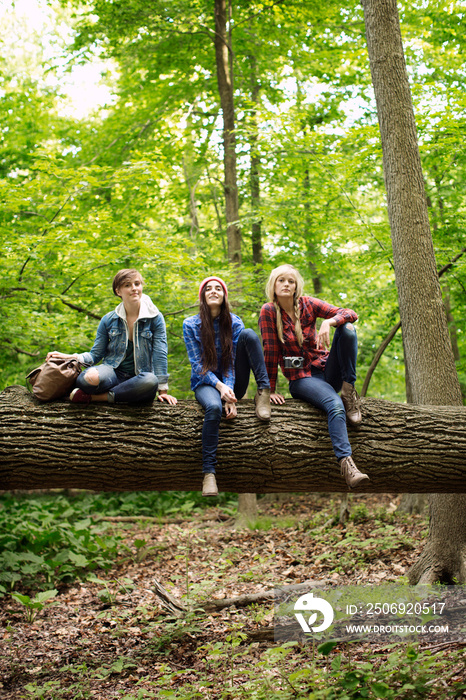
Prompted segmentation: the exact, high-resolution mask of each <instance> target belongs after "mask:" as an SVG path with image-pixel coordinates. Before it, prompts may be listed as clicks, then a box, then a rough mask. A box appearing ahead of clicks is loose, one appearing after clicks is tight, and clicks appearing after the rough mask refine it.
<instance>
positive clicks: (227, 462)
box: [0, 386, 466, 493]
mask: <svg viewBox="0 0 466 700" xmlns="http://www.w3.org/2000/svg"><path fill="white" fill-rule="evenodd" d="M362 406H363V408H362V410H363V423H362V425H361V426H360V427H359V428H357V429H351V430H350V441H351V444H352V447H353V454H354V459H355V461H356V464H357V465H358V467H359V468H360V469H361V470H362V471H365V472H367V473H368V474H369V475H370V478H371V481H370V482H369V483H367V484H364V492H366V493H370V492H374V493H420V492H424V493H465V492H466V407H448V406H447V407H444V406H440V407H437V406H413V405H406V404H397V403H392V402H389V401H382V400H376V399H365V400H364V401H363V404H362ZM202 422H203V411H202V409H201V407H200V406H199V405H198V404H197V403H196V401H180V402H179V403H178V405H177V406H175V407H172V406H168V405H166V404H160V403H156V404H153V405H150V406H141V407H137V408H136V407H133V408H130V407H128V406H108V405H104V404H95V405H94V404H93V405H90V406H80V405H75V404H71V403H69V402H68V401H55V402H52V403H48V404H43V403H39V402H38V401H37V400H36V399H35V398H34V397H33V396H32V394H30V393H29V392H28V391H27V390H26V389H25V388H24V387H21V386H13V387H7V389H5V390H4V391H3V392H2V393H1V394H0V489H2V490H12V489H43V488H80V489H91V490H96V491H135V490H153V491H173V490H181V491H196V490H199V489H200V487H201V429H202ZM218 456H219V468H218V475H217V481H218V484H219V488H220V490H222V491H231V492H235V493H274V492H275V493H278V492H283V491H285V492H287V491H303V492H312V491H318V492H341V491H345V490H346V485H345V483H344V481H343V480H342V478H341V477H340V474H339V468H338V465H337V463H336V460H335V457H334V454H333V450H332V446H331V443H330V439H329V436H328V430H327V420H326V417H325V416H324V415H323V414H322V413H321V412H320V411H318V410H316V409H314V408H312V407H310V406H309V405H307V404H305V403H303V402H300V401H296V400H289V401H287V402H286V403H285V404H284V405H283V406H274V407H273V408H272V420H271V421H270V423H269V424H267V423H262V422H260V421H259V420H258V419H257V418H256V417H255V414H254V406H253V402H252V401H251V400H245V401H241V402H240V403H239V410H238V417H237V418H236V419H235V420H234V421H222V425H221V429H220V447H219V453H218Z"/></svg>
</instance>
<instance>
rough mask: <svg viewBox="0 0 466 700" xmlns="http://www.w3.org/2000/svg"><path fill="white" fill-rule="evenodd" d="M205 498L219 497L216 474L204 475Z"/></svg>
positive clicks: (203, 490)
mask: <svg viewBox="0 0 466 700" xmlns="http://www.w3.org/2000/svg"><path fill="white" fill-rule="evenodd" d="M202 495H203V496H218V488H217V480H216V478H215V474H204V481H203V482H202Z"/></svg>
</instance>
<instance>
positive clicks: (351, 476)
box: [339, 456, 369, 489]
mask: <svg viewBox="0 0 466 700" xmlns="http://www.w3.org/2000/svg"><path fill="white" fill-rule="evenodd" d="M339 465H340V470H341V475H342V476H344V477H345V481H346V483H347V484H348V486H349V487H350V489H354V488H356V486H359V484H361V483H362V482H363V481H366V480H367V481H369V477H368V476H367V474H363V473H362V472H360V471H359V469H358V468H357V466H356V465H355V463H354V460H353V458H352V457H351V456H349V457H343V459H340V461H339Z"/></svg>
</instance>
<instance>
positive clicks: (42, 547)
mask: <svg viewBox="0 0 466 700" xmlns="http://www.w3.org/2000/svg"><path fill="white" fill-rule="evenodd" d="M233 503H234V501H233V500H232V496H231V495H230V494H222V496H221V498H219V499H218V505H220V506H221V507H222V506H223V507H224V508H225V509H226V510H227V511H228V510H231V507H232V505H233ZM207 505H210V503H206V499H205V498H204V499H202V496H201V495H200V494H199V493H197V492H188V493H183V492H176V491H173V492H172V491H170V492H164V493H157V492H129V493H99V494H94V493H88V492H82V493H77V494H67V493H64V492H63V493H62V492H60V493H57V492H50V493H33V494H31V493H26V494H23V493H21V494H15V493H6V494H3V495H2V496H0V596H2V595H5V594H6V593H11V592H13V591H15V590H17V589H18V586H20V587H21V592H22V593H24V592H25V591H27V592H30V591H35V590H38V589H43V588H44V587H46V588H48V589H50V588H52V587H53V586H57V585H59V584H60V583H70V582H71V581H73V580H75V579H78V578H84V577H85V576H87V575H89V573H90V572H92V571H94V570H96V569H103V570H105V569H109V568H110V567H111V566H112V564H113V562H114V561H115V558H116V557H117V556H119V555H121V554H122V549H124V547H123V545H122V537H121V536H120V535H119V534H118V533H117V532H115V528H114V526H111V525H110V524H109V523H108V522H106V521H105V519H104V518H105V517H114V516H137V517H144V516H147V517H150V518H153V517H155V518H163V517H172V516H175V515H176V516H181V517H184V516H186V517H187V518H188V517H189V516H190V514H192V513H195V512H200V511H201V510H202V508H205V507H206V506H207Z"/></svg>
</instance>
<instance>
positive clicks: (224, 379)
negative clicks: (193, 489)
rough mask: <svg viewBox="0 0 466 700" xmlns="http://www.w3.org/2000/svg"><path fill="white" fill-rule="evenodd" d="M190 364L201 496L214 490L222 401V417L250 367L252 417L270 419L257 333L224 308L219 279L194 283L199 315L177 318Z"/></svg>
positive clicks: (231, 412)
mask: <svg viewBox="0 0 466 700" xmlns="http://www.w3.org/2000/svg"><path fill="white" fill-rule="evenodd" d="M183 336H184V341H185V344H186V350H187V351H188V358H189V361H190V363H191V367H192V371H191V389H192V390H193V391H194V394H195V396H196V399H197V400H198V401H199V403H200V404H201V406H203V408H204V409H205V416H204V425H203V428H202V471H203V474H204V481H203V485H202V495H203V496H216V495H217V494H218V489H217V482H216V479H215V468H216V465H217V447H218V437H219V427H220V419H221V417H222V402H223V403H224V404H225V416H226V418H227V419H231V418H234V417H235V416H236V403H237V401H238V399H241V398H242V397H243V396H244V394H245V393H246V389H247V388H248V383H249V374H250V371H251V370H252V371H253V374H254V377H255V379H256V383H257V393H256V396H255V399H254V400H255V404H256V415H257V417H258V418H259V419H260V420H266V421H267V420H270V383H269V378H268V376H267V370H266V368H265V363H264V354H263V352H262V346H261V342H260V339H259V337H258V336H257V334H256V333H255V332H254V331H253V330H251V329H249V328H245V327H244V323H243V321H242V320H241V319H240V318H239V316H236V314H232V313H231V312H230V307H229V304H228V290H227V286H226V284H225V282H224V281H223V280H222V279H220V277H207V278H206V279H205V280H203V281H202V282H201V284H200V287H199V313H198V314H197V315H196V316H190V317H189V318H186V319H185V320H184V321H183Z"/></svg>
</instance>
